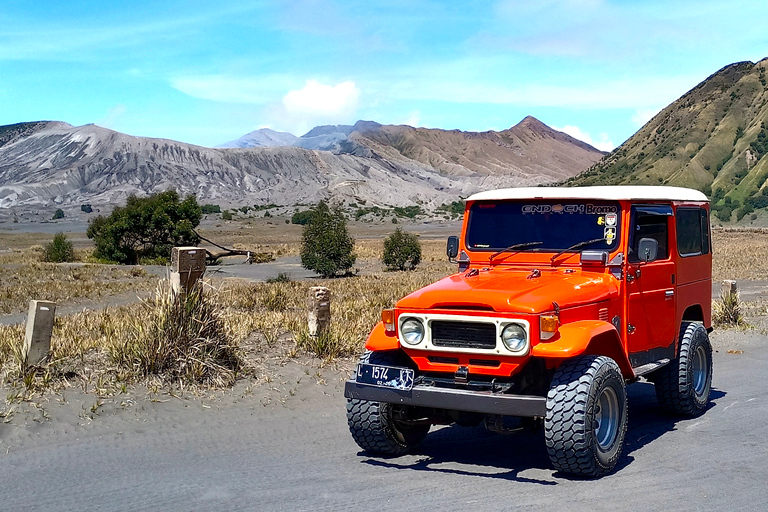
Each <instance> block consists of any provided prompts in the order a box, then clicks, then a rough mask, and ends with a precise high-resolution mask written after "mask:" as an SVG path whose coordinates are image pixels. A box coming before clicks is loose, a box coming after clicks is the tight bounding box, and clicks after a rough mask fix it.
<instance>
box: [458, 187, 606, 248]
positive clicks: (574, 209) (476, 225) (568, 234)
mask: <svg viewBox="0 0 768 512" xmlns="http://www.w3.org/2000/svg"><path fill="white" fill-rule="evenodd" d="M620 218H621V207H620V206H619V203H616V202H608V201H584V200H570V199H566V200H563V201H559V202H558V201H552V200H526V201H495V202H490V201H489V202H476V203H474V204H473V205H472V207H471V208H470V211H469V224H468V226H467V239H466V245H467V248H468V249H469V250H470V251H500V250H502V249H505V248H508V247H510V246H513V245H517V244H525V243H531V242H540V243H537V244H534V245H531V246H529V247H527V248H523V249H521V250H523V251H540V252H541V251H550V252H551V251H561V250H563V249H568V248H569V247H571V246H573V245H576V244H578V243H579V242H584V241H587V240H594V239H602V238H604V239H605V241H599V242H596V243H593V244H591V245H588V246H586V247H583V248H584V249H608V250H609V251H610V250H613V249H615V248H616V247H617V245H618V243H619V242H618V240H619V224H620V222H619V219H620Z"/></svg>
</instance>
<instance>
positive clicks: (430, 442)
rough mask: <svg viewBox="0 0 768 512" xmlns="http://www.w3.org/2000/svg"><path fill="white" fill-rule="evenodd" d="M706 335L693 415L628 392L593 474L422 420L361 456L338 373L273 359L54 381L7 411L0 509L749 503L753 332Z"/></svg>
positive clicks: (759, 441)
mask: <svg viewBox="0 0 768 512" xmlns="http://www.w3.org/2000/svg"><path fill="white" fill-rule="evenodd" d="M713 344H714V346H715V349H716V350H717V352H716V353H715V359H714V364H715V376H714V390H713V393H712V403H711V406H710V408H709V410H707V411H706V413H705V414H704V415H702V416H700V417H698V418H695V419H688V420H676V419H674V418H670V417H669V416H666V415H664V414H663V413H662V412H661V411H660V410H659V408H658V407H657V404H656V400H655V395H654V393H653V388H652V386H651V385H650V384H645V383H638V384H634V385H632V386H630V387H629V388H628V389H629V407H630V409H629V411H630V412H629V414H630V422H629V431H628V433H627V441H626V446H625V450H624V456H623V459H622V460H621V462H620V463H619V467H618V468H617V471H616V472H615V474H612V475H610V476H607V477H605V478H603V479H601V480H593V481H590V480H574V479H571V478H569V477H567V476H564V475H561V474H558V473H556V472H554V471H553V470H552V469H551V468H550V465H549V462H548V460H547V456H546V452H545V451H544V448H543V437H542V434H541V433H518V434H512V435H507V436H502V435H499V434H493V433H490V432H487V431H485V430H483V429H481V428H462V427H456V426H453V427H444V428H439V429H438V428H433V430H432V432H431V433H430V435H429V436H428V437H427V439H426V441H425V442H424V443H423V444H422V446H421V447H420V448H419V449H418V450H417V451H416V453H414V454H412V455H408V456H403V457H397V458H389V459H383V458H375V457H370V456H368V455H366V454H364V453H361V452H360V450H359V449H358V448H357V446H356V445H355V444H354V443H353V441H352V439H351V438H350V436H349V433H348V432H347V427H346V420H345V414H344V399H343V397H342V393H341V389H342V385H341V381H342V380H343V378H344V375H343V372H339V371H335V370H333V369H325V370H322V371H321V372H319V373H313V372H315V370H314V369H310V368H309V367H300V366H298V365H296V363H289V364H288V365H287V366H285V367H284V368H283V370H282V373H281V375H280V376H278V377H277V378H276V380H275V381H274V382H273V384H272V385H271V386H272V389H266V388H264V387H263V386H262V387H256V388H245V387H244V385H240V386H239V387H238V388H237V389H236V390H234V391H231V392H228V393H227V394H225V395H223V396H222V395H218V396H216V397H213V398H211V399H202V400H200V399H177V398H173V397H170V396H166V395H159V396H157V397H156V398H157V401H150V400H147V399H146V398H144V397H133V398H131V397H130V395H126V396H124V397H117V398H116V399H114V400H105V401H103V403H102V404H101V405H99V404H98V403H96V402H95V401H96V398H95V397H94V396H93V395H84V394H82V393H81V392H73V391H70V392H67V393H65V394H64V396H63V397H58V398H57V397H53V398H51V399H50V400H49V401H48V402H47V403H44V404H41V407H42V409H43V410H44V412H39V410H38V413H37V414H38V416H37V417H36V418H33V421H30V417H29V414H31V415H32V416H34V414H35V412H34V411H32V412H31V413H29V414H27V415H26V419H25V420H24V421H22V420H23V416H25V415H22V414H19V415H18V416H16V417H12V418H11V421H10V423H7V424H0V441H2V442H1V443H0V449H2V452H0V474H1V475H2V478H0V496H2V502H3V505H2V508H3V510H22V509H26V510H61V511H65V510H126V511H128V510H131V511H136V510H312V511H318V510H456V509H467V510H480V509H485V510H568V511H578V510H609V509H610V510H614V511H621V510H627V511H629V510H632V511H638V510H649V511H650V510H764V509H765V508H766V506H768V485H766V475H767V474H768V448H766V443H765V439H767V438H768V397H766V386H765V375H766V374H768V337H765V336H762V335H756V334H753V333H749V332H747V333H743V332H738V331H726V332H724V333H716V334H715V335H714V336H713ZM728 350H731V353H728ZM734 351H736V353H734ZM738 351H742V352H741V353H739V352H738ZM267 391H269V392H270V393H272V394H271V395H270V396H271V398H267V397H265V396H264V395H265V392H267ZM64 402H66V403H64ZM267 402H270V403H267ZM264 404H267V405H264ZM94 409H95V412H94ZM46 416H47V419H46ZM34 419H36V420H37V421H34Z"/></svg>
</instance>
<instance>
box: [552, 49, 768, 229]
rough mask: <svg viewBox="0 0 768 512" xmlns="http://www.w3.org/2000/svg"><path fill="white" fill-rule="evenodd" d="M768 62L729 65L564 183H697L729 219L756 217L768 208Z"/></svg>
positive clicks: (767, 212) (720, 213)
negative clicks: (767, 156) (767, 74)
mask: <svg viewBox="0 0 768 512" xmlns="http://www.w3.org/2000/svg"><path fill="white" fill-rule="evenodd" d="M766 67H768V59H763V60H762V61H760V62H758V63H757V64H753V63H752V62H738V63H736V64H731V65H729V66H726V67H724V68H723V69H721V70H720V71H718V72H717V73H715V74H714V75H712V76H710V77H709V78H707V79H706V80H704V81H703V82H701V83H700V84H699V85H697V86H696V87H695V88H693V89H692V90H690V91H689V92H688V93H686V94H685V95H684V96H683V97H681V98H680V99H678V100H677V101H675V102H674V103H672V104H671V105H669V106H668V107H667V108H665V109H664V110H662V111H661V112H660V113H659V114H658V115H656V117H654V118H653V119H651V120H650V121H649V122H648V123H647V124H646V125H645V126H643V128H641V129H640V131H638V132H637V133H636V134H635V135H633V136H632V137H631V138H630V139H629V140H627V141H626V142H625V143H624V144H622V145H621V146H620V147H618V148H616V149H615V150H614V151H613V152H612V153H610V154H609V155H607V156H606V157H604V158H603V159H602V160H600V161H599V162H598V163H596V164H595V165H593V166H592V167H590V168H589V169H588V170H586V171H585V172H583V173H581V174H580V175H578V176H576V177H574V178H572V179H570V180H568V181H566V182H565V183H564V184H566V185H570V186H575V185H598V184H599V185H672V186H681V187H690V188H696V189H698V190H701V191H702V192H704V193H705V194H707V195H709V196H710V198H711V199H712V204H713V210H714V211H715V214H716V215H717V216H718V217H719V218H720V219H721V220H723V221H741V220H742V219H743V217H744V216H745V215H747V214H751V215H750V217H749V218H748V219H747V220H749V219H752V218H753V217H754V218H756V217H757V215H755V214H753V212H754V211H756V210H764V209H766V207H768V182H767V181H766V179H768V158H764V156H765V155H766V153H768V81H767V79H766ZM761 215H762V214H761ZM764 215H765V216H768V211H766V212H765V213H764Z"/></svg>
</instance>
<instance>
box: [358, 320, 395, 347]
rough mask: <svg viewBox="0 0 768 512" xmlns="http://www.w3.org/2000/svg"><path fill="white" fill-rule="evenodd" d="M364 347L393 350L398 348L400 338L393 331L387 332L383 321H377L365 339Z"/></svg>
mask: <svg viewBox="0 0 768 512" xmlns="http://www.w3.org/2000/svg"><path fill="white" fill-rule="evenodd" d="M365 348H366V349H368V350H372V351H377V350H395V349H398V348H400V340H399V339H398V338H397V336H396V335H395V333H391V334H389V333H387V331H386V330H385V329H384V323H383V322H379V323H377V324H376V326H375V327H374V328H373V330H372V331H371V333H370V334H369V335H368V339H366V340H365Z"/></svg>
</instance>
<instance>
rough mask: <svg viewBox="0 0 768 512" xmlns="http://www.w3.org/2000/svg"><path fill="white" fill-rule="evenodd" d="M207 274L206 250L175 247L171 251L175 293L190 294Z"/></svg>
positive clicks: (172, 284) (172, 285)
mask: <svg viewBox="0 0 768 512" xmlns="http://www.w3.org/2000/svg"><path fill="white" fill-rule="evenodd" d="M204 273H205V249H200V248H199V247H174V248H173V249H172V250H171V289H172V290H173V291H174V293H183V294H187V293H189V290H191V289H192V287H193V286H195V283H196V282H197V281H198V280H199V279H200V278H201V277H202V276H203V274H204Z"/></svg>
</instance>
